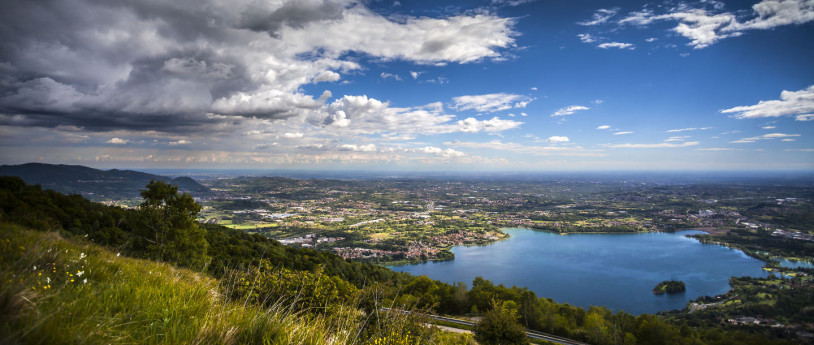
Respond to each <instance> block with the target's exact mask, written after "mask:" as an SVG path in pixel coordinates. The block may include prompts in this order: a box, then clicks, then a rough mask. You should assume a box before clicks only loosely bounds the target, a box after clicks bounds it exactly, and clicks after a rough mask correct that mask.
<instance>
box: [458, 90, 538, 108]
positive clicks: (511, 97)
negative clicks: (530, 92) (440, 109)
mask: <svg viewBox="0 0 814 345" xmlns="http://www.w3.org/2000/svg"><path fill="white" fill-rule="evenodd" d="M452 101H453V102H454V103H455V105H454V107H455V109H457V110H475V111H477V112H479V113H493V112H496V111H502V110H509V109H513V108H525V107H526V105H527V104H528V103H529V102H531V101H532V99H529V98H528V97H526V96H522V95H516V94H509V93H490V94H485V95H469V96H458V97H455V98H453V99H452Z"/></svg>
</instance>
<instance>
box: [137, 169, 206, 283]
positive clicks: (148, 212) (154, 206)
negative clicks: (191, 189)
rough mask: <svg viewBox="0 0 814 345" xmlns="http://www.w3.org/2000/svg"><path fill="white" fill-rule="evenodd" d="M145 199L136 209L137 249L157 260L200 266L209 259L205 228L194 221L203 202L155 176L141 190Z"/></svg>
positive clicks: (187, 265) (185, 265) (193, 266)
mask: <svg viewBox="0 0 814 345" xmlns="http://www.w3.org/2000/svg"><path fill="white" fill-rule="evenodd" d="M141 196H142V197H144V202H142V203H141V205H139V207H138V211H137V212H136V217H137V219H136V220H135V221H134V222H133V223H134V224H136V226H135V229H134V232H135V234H136V241H135V243H134V246H135V247H137V248H136V250H137V251H141V252H144V253H146V256H147V257H149V258H151V259H154V260H162V261H168V262H173V263H176V264H178V265H179V266H184V267H192V268H200V267H202V266H203V264H204V263H206V261H207V259H208V257H207V256H206V252H207V248H208V246H209V244H208V243H207V242H206V237H205V236H206V231H205V230H203V229H201V228H200V227H198V223H197V222H196V221H195V218H196V216H197V215H198V212H199V211H200V210H201V205H199V204H198V203H196V202H195V199H193V198H192V196H191V195H189V194H187V193H183V194H179V193H178V187H177V186H174V185H171V184H168V183H164V182H162V181H155V180H152V181H150V183H148V184H147V189H144V190H142V191H141Z"/></svg>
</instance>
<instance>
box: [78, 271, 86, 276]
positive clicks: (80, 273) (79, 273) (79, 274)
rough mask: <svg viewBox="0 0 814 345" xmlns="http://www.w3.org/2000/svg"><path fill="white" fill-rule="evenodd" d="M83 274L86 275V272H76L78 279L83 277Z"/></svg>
mask: <svg viewBox="0 0 814 345" xmlns="http://www.w3.org/2000/svg"><path fill="white" fill-rule="evenodd" d="M83 274H85V271H77V272H76V276H77V277H81V276H82V275H83Z"/></svg>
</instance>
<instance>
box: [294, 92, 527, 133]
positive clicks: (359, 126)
mask: <svg viewBox="0 0 814 345" xmlns="http://www.w3.org/2000/svg"><path fill="white" fill-rule="evenodd" d="M455 118H456V117H455V116H454V115H450V114H446V113H445V112H444V107H443V105H442V104H441V103H431V104H427V105H425V106H420V107H408V108H393V107H390V105H389V104H388V103H387V102H382V101H379V100H377V99H375V98H369V97H367V96H344V97H342V98H340V99H337V100H335V101H333V102H332V103H331V104H329V105H327V106H326V107H325V108H321V109H318V110H316V111H314V113H313V115H312V116H310V117H309V119H308V121H309V123H311V124H312V125H315V126H318V127H319V128H320V129H319V132H318V133H320V134H321V135H332V136H339V137H346V138H347V137H348V136H353V135H369V134H377V133H380V134H381V133H399V134H408V135H409V134H442V133H456V132H463V133H478V132H500V131H505V130H508V129H513V128H517V127H519V126H520V125H522V124H523V122H519V121H514V120H504V119H501V118H499V117H497V116H495V117H492V118H491V119H489V120H477V119H475V118H472V117H469V118H466V119H464V120H457V121H455Z"/></svg>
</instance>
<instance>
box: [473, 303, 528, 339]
mask: <svg viewBox="0 0 814 345" xmlns="http://www.w3.org/2000/svg"><path fill="white" fill-rule="evenodd" d="M516 310H517V305H516V304H515V303H513V302H510V303H498V302H495V301H492V309H491V310H489V311H488V312H487V313H486V315H484V316H483V319H482V320H481V321H480V322H478V323H477V324H476V325H475V329H474V333H475V340H477V341H478V343H479V344H484V345H509V344H528V343H529V339H528V338H527V337H526V329H525V328H523V325H521V324H520V322H518V321H517V311H516Z"/></svg>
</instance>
